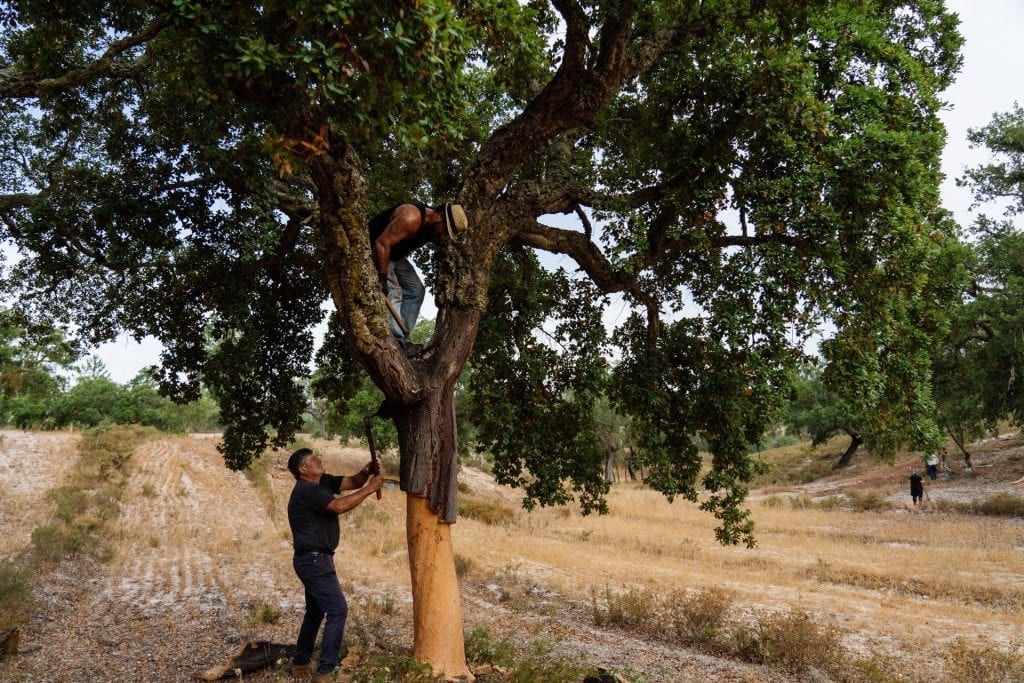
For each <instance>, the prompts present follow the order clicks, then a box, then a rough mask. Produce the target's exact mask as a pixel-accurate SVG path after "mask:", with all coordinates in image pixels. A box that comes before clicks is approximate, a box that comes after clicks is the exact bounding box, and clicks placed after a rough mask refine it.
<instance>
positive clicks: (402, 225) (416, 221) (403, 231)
mask: <svg viewBox="0 0 1024 683" xmlns="http://www.w3.org/2000/svg"><path fill="white" fill-rule="evenodd" d="M419 229H420V210H419V209H418V208H417V207H416V206H414V205H412V204H402V205H401V206H399V207H398V208H397V209H395V210H394V211H393V212H392V213H391V222H390V223H388V227H386V228H384V232H382V233H381V234H380V237H378V238H377V241H376V242H374V243H373V256H374V265H376V266H377V274H378V275H387V274H388V262H389V261H390V260H391V248H392V247H393V246H395V245H396V244H398V243H399V242H401V241H402V240H404V239H408V238H409V237H412V236H413V235H415V234H416V231H417V230H419Z"/></svg>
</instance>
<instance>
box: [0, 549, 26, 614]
mask: <svg viewBox="0 0 1024 683" xmlns="http://www.w3.org/2000/svg"><path fill="white" fill-rule="evenodd" d="M29 574H30V571H29V570H28V569H27V568H25V567H20V566H18V565H17V564H15V563H14V561H13V560H9V559H8V560H0V631H4V630H6V629H9V628H11V627H13V626H16V625H17V624H18V623H19V621H20V619H22V618H23V617H24V616H25V614H26V613H27V612H28V611H29V605H30V603H31V601H32V586H31V585H30V584H29Z"/></svg>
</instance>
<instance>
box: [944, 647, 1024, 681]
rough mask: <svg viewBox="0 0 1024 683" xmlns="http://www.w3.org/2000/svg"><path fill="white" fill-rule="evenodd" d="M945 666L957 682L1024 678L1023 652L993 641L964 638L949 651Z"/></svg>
mask: <svg viewBox="0 0 1024 683" xmlns="http://www.w3.org/2000/svg"><path fill="white" fill-rule="evenodd" d="M946 668H947V672H948V673H949V677H950V679H951V680H953V681H956V682H957V683H1011V682H1017V681H1024V652H1021V651H1019V648H1018V650H1017V651H1012V650H1001V649H999V648H997V647H995V646H992V645H972V644H971V643H969V642H967V641H966V640H964V639H963V638H960V639H958V640H957V641H956V642H955V643H953V645H951V646H950V648H949V652H947V653H946Z"/></svg>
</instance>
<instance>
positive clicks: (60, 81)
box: [0, 19, 167, 99]
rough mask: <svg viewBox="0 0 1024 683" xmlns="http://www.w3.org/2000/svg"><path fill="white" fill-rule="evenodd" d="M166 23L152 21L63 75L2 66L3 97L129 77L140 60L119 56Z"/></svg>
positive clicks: (0, 89) (33, 94) (0, 87)
mask: <svg viewBox="0 0 1024 683" xmlns="http://www.w3.org/2000/svg"><path fill="white" fill-rule="evenodd" d="M166 26H167V22H166V21H164V20H161V19H158V20H155V21H152V22H150V24H149V25H148V26H147V27H146V28H145V29H143V30H142V31H141V32H139V33H137V34H135V35H131V36H125V37H124V38H120V39H118V40H115V41H114V42H113V43H111V44H110V45H109V46H107V49H106V50H105V51H104V52H103V54H102V55H100V57H99V58H97V59H96V60H94V61H92V62H90V63H88V64H86V65H85V66H82V67H80V68H78V69H72V70H71V71H68V72H67V73H65V74H63V75H62V76H55V77H51V78H44V77H40V76H39V75H38V74H34V73H32V72H30V71H24V70H22V69H20V68H19V67H18V66H17V65H10V66H7V67H6V68H3V69H0V98H5V99H11V98H38V97H42V96H43V95H45V94H47V93H50V92H54V91H57V90H64V89H66V88H72V87H75V86H79V85H83V84H85V83H89V82H90V81H93V80H95V79H97V78H129V77H132V76H135V75H137V74H138V72H139V69H140V64H139V63H138V62H121V61H117V57H119V56H120V55H122V54H124V53H125V52H127V51H128V50H131V49H132V48H134V47H138V46H139V45H142V44H144V43H146V42H148V41H150V40H152V39H153V38H154V37H155V36H156V35H157V34H158V33H160V31H162V30H163V29H164V28H165V27H166Z"/></svg>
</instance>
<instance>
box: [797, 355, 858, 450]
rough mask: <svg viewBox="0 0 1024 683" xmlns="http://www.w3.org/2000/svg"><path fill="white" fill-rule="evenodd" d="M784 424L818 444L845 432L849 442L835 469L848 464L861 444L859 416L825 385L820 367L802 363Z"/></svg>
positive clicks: (813, 443)
mask: <svg viewBox="0 0 1024 683" xmlns="http://www.w3.org/2000/svg"><path fill="white" fill-rule="evenodd" d="M783 420H784V422H785V424H786V427H787V428H788V429H789V430H790V431H791V432H792V433H795V434H799V433H806V434H807V435H808V436H810V437H811V444H812V445H813V446H819V445H821V444H823V443H825V442H826V441H828V440H829V439H830V438H832V437H833V436H836V435H837V434H846V435H847V436H848V437H850V443H849V445H847V447H846V450H845V451H843V454H842V456H840V458H839V460H838V461H836V464H835V468H836V469H839V468H841V467H846V466H847V465H849V464H850V461H851V460H852V459H853V456H854V454H855V453H856V452H857V449H858V448H860V447H861V446H862V445H863V444H864V436H863V435H862V434H861V433H860V431H859V428H858V423H859V422H861V421H862V419H859V418H858V416H857V415H856V413H855V412H854V408H853V406H852V405H850V404H849V403H847V402H846V401H844V400H843V399H841V398H840V397H839V396H837V395H836V394H835V393H833V392H832V391H829V389H828V388H827V387H826V386H825V383H824V381H823V380H822V376H821V369H820V368H818V367H817V366H814V365H805V366H803V367H802V368H801V369H800V372H799V377H798V378H797V380H796V382H795V383H794V386H793V399H792V401H791V402H790V404H789V406H787V409H786V412H785V417H784V418H783Z"/></svg>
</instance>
